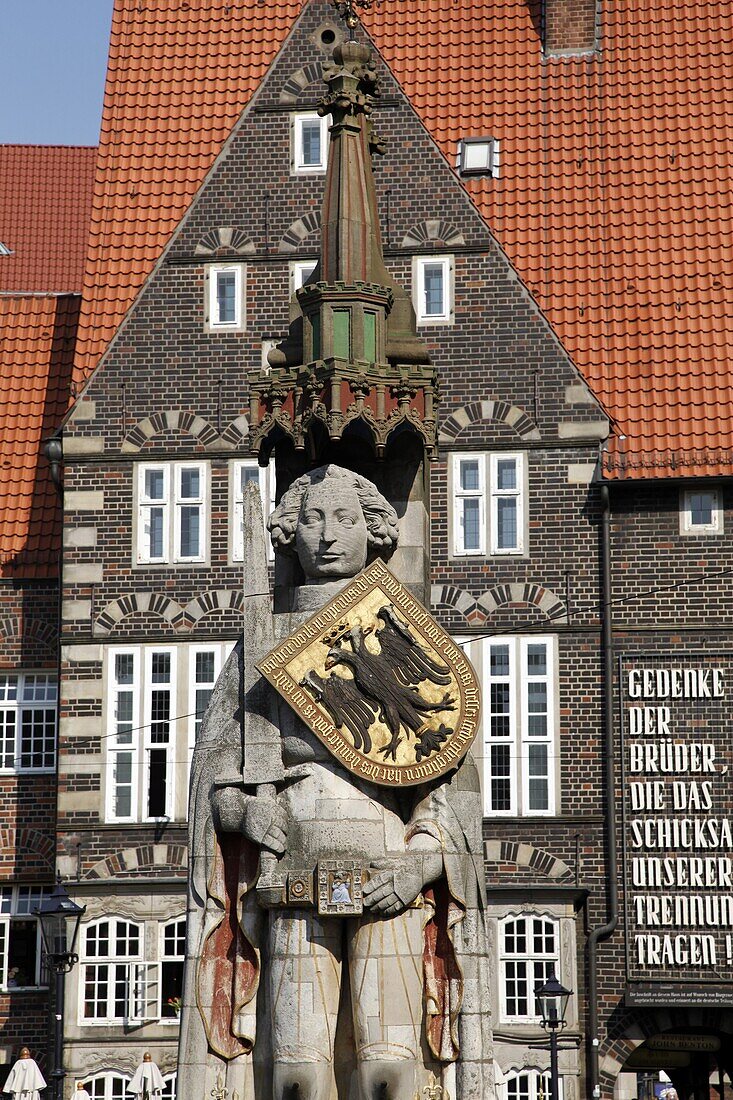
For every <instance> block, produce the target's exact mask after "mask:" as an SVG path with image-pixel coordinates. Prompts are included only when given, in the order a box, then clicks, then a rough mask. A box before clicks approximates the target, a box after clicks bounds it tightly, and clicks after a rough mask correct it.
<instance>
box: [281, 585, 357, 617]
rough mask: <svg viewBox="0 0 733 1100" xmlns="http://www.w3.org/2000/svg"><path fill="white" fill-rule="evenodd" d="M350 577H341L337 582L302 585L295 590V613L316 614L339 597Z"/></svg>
mask: <svg viewBox="0 0 733 1100" xmlns="http://www.w3.org/2000/svg"><path fill="white" fill-rule="evenodd" d="M350 579H351V578H349V577H339V579H338V580H335V581H326V582H325V583H324V584H301V585H299V586H298V587H297V588H295V589H294V590H293V611H307V612H308V613H309V614H315V612H316V611H320V610H321V608H322V607H323V606H324V604H327V603H328V601H329V600H332V599H333V597H334V596H337V595H338V593H339V592H340V591H341V589H342V588H345V587H346V585H347V584H348V583H349V580H350Z"/></svg>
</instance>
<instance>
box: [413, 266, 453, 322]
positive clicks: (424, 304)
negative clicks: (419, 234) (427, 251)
mask: <svg viewBox="0 0 733 1100" xmlns="http://www.w3.org/2000/svg"><path fill="white" fill-rule="evenodd" d="M453 270H454V263H453V257H452V256H416V257H415V259H414V260H413V267H412V285H413V305H414V306H415V314H416V317H417V323H418V325H448V324H452V323H453V281H454V280H453Z"/></svg>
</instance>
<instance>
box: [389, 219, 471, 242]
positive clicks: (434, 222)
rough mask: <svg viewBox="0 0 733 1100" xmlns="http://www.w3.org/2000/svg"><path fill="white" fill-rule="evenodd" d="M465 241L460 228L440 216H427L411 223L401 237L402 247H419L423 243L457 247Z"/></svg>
mask: <svg viewBox="0 0 733 1100" xmlns="http://www.w3.org/2000/svg"><path fill="white" fill-rule="evenodd" d="M465 243H466V241H465V239H464V236H463V234H462V233H461V231H460V229H457V228H456V226H455V225H451V224H450V222H445V221H442V220H441V219H440V218H428V219H426V221H424V222H419V223H418V224H417V225H413V227H412V229H408V230H407V232H406V233H405V235H404V237H403V238H402V247H403V248H416V247H418V248H419V247H420V245H425V244H443V245H445V246H446V247H448V248H454V247H455V248H458V247H460V246H461V245H464V244H465Z"/></svg>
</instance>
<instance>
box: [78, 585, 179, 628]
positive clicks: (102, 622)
mask: <svg viewBox="0 0 733 1100" xmlns="http://www.w3.org/2000/svg"><path fill="white" fill-rule="evenodd" d="M136 611H147V612H150V613H152V614H154V615H160V616H161V617H162V618H164V619H165V620H166V621H167V622H169V623H170V624H171V626H172V627H173V629H174V630H181V629H185V626H186V623H185V621H184V612H183V608H182V607H181V605H180V604H179V603H177V602H176V601H175V600H171V599H170V598H169V597H168V596H163V595H161V594H160V593H159V592H131V593H130V594H129V595H127V596H120V598H119V599H117V600H112V602H111V603H108V604H107V606H106V607H105V608H104V610H103V611H102V612H101V613H100V614H99V615H98V616H97V619H96V622H95V623H94V630H93V633H94V634H109V632H110V631H111V630H112V628H113V627H115V626H117V624H118V623H120V622H122V620H123V619H124V618H126V617H127V616H128V615H132V614H134V612H136Z"/></svg>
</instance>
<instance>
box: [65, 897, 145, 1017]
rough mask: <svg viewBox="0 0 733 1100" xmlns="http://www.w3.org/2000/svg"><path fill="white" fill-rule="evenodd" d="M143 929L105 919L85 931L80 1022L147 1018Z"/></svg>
mask: <svg viewBox="0 0 733 1100" xmlns="http://www.w3.org/2000/svg"><path fill="white" fill-rule="evenodd" d="M146 969H147V964H146V963H144V962H143V929H142V927H141V926H140V925H139V924H136V923H135V922H134V921H128V920H123V919H122V918H121V917H105V918H103V919H102V920H98V921H94V922H93V923H92V924H88V925H86V927H85V928H83V930H82V950H81V979H80V983H79V989H80V1000H81V1004H80V1013H79V1022H80V1023H82V1024H110V1023H126V1022H128V1021H139V1020H141V1019H143V1018H144V1015H145V1013H144V1004H143V1001H144V972H145V970H146Z"/></svg>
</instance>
